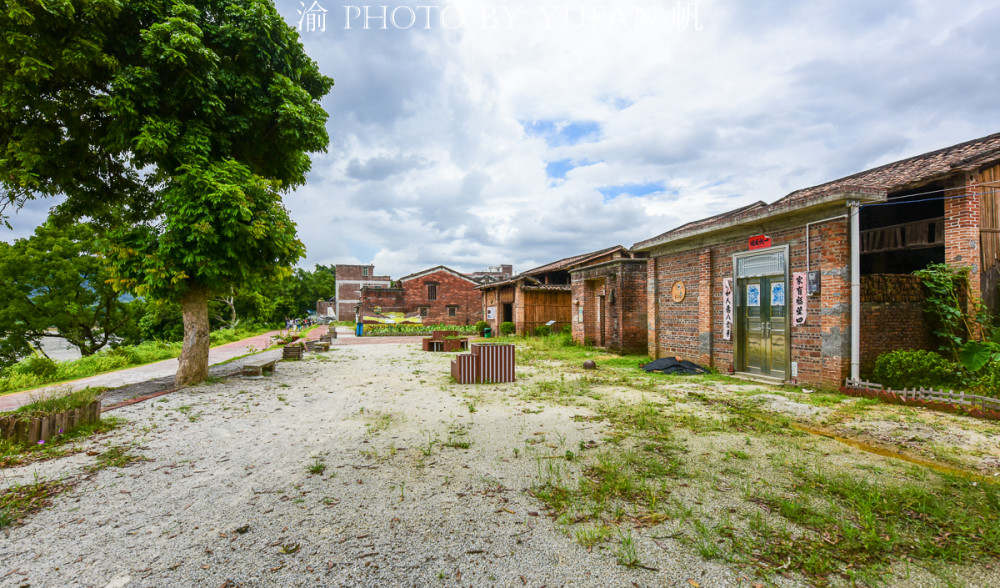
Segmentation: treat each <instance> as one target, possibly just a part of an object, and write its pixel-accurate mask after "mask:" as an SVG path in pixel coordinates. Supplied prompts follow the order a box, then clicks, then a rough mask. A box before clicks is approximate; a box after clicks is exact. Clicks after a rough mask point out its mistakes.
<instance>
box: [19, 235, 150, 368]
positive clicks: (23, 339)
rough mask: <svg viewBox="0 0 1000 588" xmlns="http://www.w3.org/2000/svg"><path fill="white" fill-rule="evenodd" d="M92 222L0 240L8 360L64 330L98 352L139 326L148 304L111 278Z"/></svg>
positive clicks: (75, 341) (61, 334) (75, 343)
mask: <svg viewBox="0 0 1000 588" xmlns="http://www.w3.org/2000/svg"><path fill="white" fill-rule="evenodd" d="M96 244H97V233H96V231H95V230H94V228H93V227H91V226H90V225H87V224H74V225H69V226H66V227H61V228H56V227H55V226H53V225H52V224H51V223H45V224H43V225H41V226H39V227H38V228H37V229H35V234H34V235H33V236H31V237H29V238H27V239H18V240H17V241H15V242H14V243H13V244H7V243H0V299H2V300H3V304H2V305H0V339H2V341H0V349H3V350H4V352H2V353H0V355H2V357H0V362H2V363H12V362H14V361H16V360H17V359H19V358H20V357H23V356H24V355H27V354H28V353H30V352H31V351H32V349H33V348H35V349H38V348H40V345H41V341H42V339H43V338H45V337H61V338H63V339H65V340H66V341H67V342H69V343H70V344H71V345H73V346H74V347H76V348H77V349H79V350H80V353H81V354H83V355H91V354H93V353H96V352H97V351H99V350H101V349H102V348H104V347H105V346H106V345H108V344H110V343H112V342H115V341H121V340H129V339H131V338H134V336H135V335H136V334H137V329H138V322H137V317H136V316H135V315H136V313H137V312H138V310H139V307H140V306H141V304H139V303H131V304H129V303H127V302H125V301H123V300H122V296H121V294H119V293H118V292H116V291H115V290H114V289H113V288H112V287H111V285H110V284H109V283H108V280H109V275H108V272H107V271H106V269H105V266H104V263H103V262H102V260H101V259H100V258H98V257H97V255H96V254H95V253H96V251H95V249H96Z"/></svg>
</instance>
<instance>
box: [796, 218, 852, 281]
mask: <svg viewBox="0 0 1000 588" xmlns="http://www.w3.org/2000/svg"><path fill="white" fill-rule="evenodd" d="M839 218H847V215H846V214H841V215H837V216H831V217H830V218H824V219H820V220H817V221H813V222H811V223H806V273H807V274H808V273H809V270H810V269H811V267H812V266H811V260H812V250H811V249H810V248H809V235H810V234H811V233H812V232H811V231H810V229H811V228H812V226H813V225H818V224H820V223H825V222H828V221H832V220H837V219H839Z"/></svg>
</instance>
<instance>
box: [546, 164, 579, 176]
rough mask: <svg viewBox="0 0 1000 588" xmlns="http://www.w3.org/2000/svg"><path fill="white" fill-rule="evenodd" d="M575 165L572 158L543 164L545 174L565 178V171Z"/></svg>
mask: <svg viewBox="0 0 1000 588" xmlns="http://www.w3.org/2000/svg"><path fill="white" fill-rule="evenodd" d="M574 167H576V165H574V164H573V160H572V159H560V160H559V161H550V162H548V163H547V164H545V175H546V176H548V177H550V178H552V179H565V178H566V173H567V172H568V171H569V170H571V169H573V168H574Z"/></svg>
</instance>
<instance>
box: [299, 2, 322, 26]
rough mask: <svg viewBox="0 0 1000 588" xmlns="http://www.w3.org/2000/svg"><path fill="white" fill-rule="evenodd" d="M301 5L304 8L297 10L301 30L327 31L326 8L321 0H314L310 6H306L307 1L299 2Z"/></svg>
mask: <svg viewBox="0 0 1000 588" xmlns="http://www.w3.org/2000/svg"><path fill="white" fill-rule="evenodd" d="M299 5H301V6H302V10H296V12H298V13H299V30H300V31H302V30H305V31H307V32H312V31H320V32H326V9H325V8H323V7H322V6H320V4H319V0H313V3H312V6H310V7H309V8H306V3H305V2H299ZM303 27H305V28H303Z"/></svg>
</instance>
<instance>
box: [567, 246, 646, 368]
mask: <svg viewBox="0 0 1000 588" xmlns="http://www.w3.org/2000/svg"><path fill="white" fill-rule="evenodd" d="M622 255H623V257H621V258H619V259H615V260H612V261H605V262H603V263H598V264H595V265H590V266H586V267H582V268H578V269H573V270H570V272H569V275H570V281H571V283H570V286H571V288H572V290H571V291H572V296H573V306H572V309H571V310H572V315H573V322H572V325H573V340H575V341H577V342H579V343H591V344H593V345H596V346H597V347H603V348H605V349H607V350H609V351H616V352H620V353H646V348H647V339H646V337H647V327H646V259H643V258H632V257H626V255H630V253H629V252H628V251H622Z"/></svg>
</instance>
